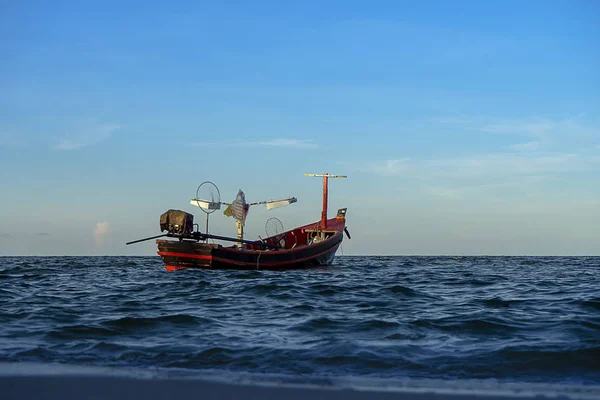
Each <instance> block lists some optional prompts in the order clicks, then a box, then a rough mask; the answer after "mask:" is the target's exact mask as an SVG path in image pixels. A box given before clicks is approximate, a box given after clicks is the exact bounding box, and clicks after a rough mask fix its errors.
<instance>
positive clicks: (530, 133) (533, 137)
mask: <svg viewBox="0 0 600 400" xmlns="http://www.w3.org/2000/svg"><path fill="white" fill-rule="evenodd" d="M584 117H585V113H579V114H577V115H574V116H571V117H568V118H539V117H531V118H521V119H514V118H513V119H511V118H497V117H485V116H458V117H442V118H434V119H433V120H432V123H433V124H434V125H436V126H452V127H453V128H454V129H458V130H462V131H466V132H478V133H481V134H495V135H512V136H517V137H522V138H525V139H529V140H528V141H524V142H521V143H515V144H513V145H512V146H511V149H513V150H518V151H532V150H542V149H544V150H546V151H550V150H556V149H563V150H564V148H565V146H567V147H570V148H583V147H587V148H589V147H590V145H592V144H595V143H596V141H597V138H598V137H600V128H599V127H597V126H593V125H589V124H586V123H585V118H584Z"/></svg>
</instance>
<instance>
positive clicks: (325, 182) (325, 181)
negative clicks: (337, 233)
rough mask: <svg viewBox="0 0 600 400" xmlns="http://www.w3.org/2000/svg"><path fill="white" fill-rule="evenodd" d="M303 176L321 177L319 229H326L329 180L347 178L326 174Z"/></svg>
mask: <svg viewBox="0 0 600 400" xmlns="http://www.w3.org/2000/svg"><path fill="white" fill-rule="evenodd" d="M304 176H316V177H323V210H322V211H321V223H320V224H319V227H320V228H321V229H327V199H328V196H329V178H347V176H346V175H330V174H328V173H327V172H326V173H324V174H304Z"/></svg>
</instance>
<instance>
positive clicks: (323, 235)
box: [127, 173, 350, 271]
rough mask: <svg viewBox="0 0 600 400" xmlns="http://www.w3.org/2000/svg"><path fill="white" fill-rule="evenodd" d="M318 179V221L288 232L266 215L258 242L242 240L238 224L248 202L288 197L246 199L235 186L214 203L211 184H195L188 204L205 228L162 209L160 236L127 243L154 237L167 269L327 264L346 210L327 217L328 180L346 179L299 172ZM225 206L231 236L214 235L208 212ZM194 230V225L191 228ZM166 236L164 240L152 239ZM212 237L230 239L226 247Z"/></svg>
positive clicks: (269, 203)
mask: <svg viewBox="0 0 600 400" xmlns="http://www.w3.org/2000/svg"><path fill="white" fill-rule="evenodd" d="M304 175H305V176H310V177H322V178H323V208H322V211H321V219H320V220H318V221H316V222H312V223H309V224H306V225H303V226H300V227H297V228H294V229H291V230H287V231H285V230H283V225H282V224H281V222H280V221H279V220H278V219H277V218H270V219H269V220H268V221H267V224H266V231H267V233H268V234H269V233H270V235H268V236H267V237H265V238H261V237H260V236H259V239H258V240H246V239H244V225H245V219H246V216H247V213H248V210H249V208H250V207H251V206H254V205H259V204H264V205H266V207H267V209H269V210H270V209H274V208H278V207H281V206H285V205H288V204H292V203H295V202H296V201H297V199H296V198H295V197H290V198H286V199H280V200H271V201H261V202H257V203H246V200H245V194H244V193H243V192H242V191H241V190H240V191H239V192H238V195H237V197H236V200H235V201H233V202H232V203H225V202H221V201H220V193H219V191H218V188H217V187H216V186H215V185H214V184H212V182H204V183H203V184H201V185H200V186H199V187H198V190H197V191H196V197H195V198H193V199H191V200H190V203H191V204H192V205H196V206H198V207H200V209H201V210H202V211H204V213H205V214H206V231H205V232H200V231H199V225H198V224H195V223H194V221H193V218H194V217H193V215H192V214H190V213H187V212H185V211H181V210H168V211H167V212H165V213H164V214H162V215H161V217H160V228H161V231H163V232H165V231H166V232H167V233H164V234H161V235H157V236H152V237H149V238H145V239H140V240H135V241H132V242H128V243H127V244H128V245H129V244H133V243H138V242H141V241H144V240H150V239H157V240H156V244H157V247H158V255H159V256H160V257H161V258H162V260H163V262H164V264H165V268H166V270H167V271H177V270H181V269H186V268H197V269H241V270H254V269H261V270H289V269H301V268H311V267H319V266H324V265H330V264H331V263H332V262H333V259H334V257H335V253H336V251H337V250H338V248H339V246H340V245H341V244H342V241H343V237H344V233H345V234H346V236H347V237H348V239H350V233H349V232H348V229H347V228H346V210H347V209H346V208H340V209H338V211H337V214H336V215H335V217H333V218H328V216H327V207H328V191H329V190H328V189H329V179H330V178H346V176H344V175H330V174H327V173H325V174H304ZM203 187H204V188H206V187H210V188H212V189H211V190H209V193H210V195H209V196H207V197H210V199H207V198H201V196H200V192H201V191H202V190H201V189H202V188H203ZM221 206H227V208H226V209H225V211H224V214H225V215H227V216H232V217H234V218H235V220H236V226H237V237H235V238H234V237H227V236H219V235H213V234H210V233H208V226H209V223H208V221H209V215H210V214H212V213H213V212H214V211H216V210H219V209H220V208H221ZM194 228H196V229H195V230H194ZM161 237H166V238H167V239H158V238H161ZM215 240H217V241H225V242H234V244H232V245H230V246H224V245H222V244H219V243H216V242H215Z"/></svg>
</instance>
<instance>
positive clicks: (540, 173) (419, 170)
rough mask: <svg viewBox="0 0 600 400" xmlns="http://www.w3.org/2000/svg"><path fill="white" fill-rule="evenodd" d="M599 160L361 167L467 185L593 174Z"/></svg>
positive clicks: (556, 156)
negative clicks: (579, 173) (470, 182)
mask: <svg viewBox="0 0 600 400" xmlns="http://www.w3.org/2000/svg"><path fill="white" fill-rule="evenodd" d="M599 166H600V158H599V157H587V156H583V155H580V154H575V153H544V152H518V153H498V154H484V155H474V156H468V157H456V158H439V159H423V160H419V159H409V158H402V159H394V160H383V161H374V162H369V163H366V164H365V165H363V166H362V167H360V169H361V170H362V171H364V172H370V173H373V174H377V175H382V176H399V177H404V178H408V179H417V180H420V181H422V182H430V181H432V180H434V181H435V180H453V181H454V183H457V182H459V181H460V183H465V182H467V181H469V180H471V181H473V180H476V181H477V182H478V183H481V182H486V183H492V182H498V181H503V182H504V181H506V180H507V179H508V180H510V179H516V178H522V177H529V178H532V177H536V179H538V180H539V179H543V178H544V177H545V176H554V175H558V174H561V173H566V172H573V171H594V170H596V169H597V168H598V167H599Z"/></svg>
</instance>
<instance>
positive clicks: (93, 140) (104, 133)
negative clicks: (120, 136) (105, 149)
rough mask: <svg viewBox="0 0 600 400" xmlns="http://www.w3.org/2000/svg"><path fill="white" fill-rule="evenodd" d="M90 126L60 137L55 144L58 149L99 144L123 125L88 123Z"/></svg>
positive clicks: (79, 147) (75, 148) (73, 148)
mask: <svg viewBox="0 0 600 400" xmlns="http://www.w3.org/2000/svg"><path fill="white" fill-rule="evenodd" d="M87 125H88V126H84V127H80V128H79V129H80V130H81V131H82V132H80V133H78V134H74V135H67V136H65V137H63V138H61V139H60V141H59V142H58V143H57V144H56V145H55V146H54V148H55V149H57V150H67V151H68V150H78V149H81V148H83V147H86V146H91V145H94V144H97V143H99V142H101V141H103V140H106V139H108V138H109V137H110V136H111V135H112V134H113V133H114V132H116V131H118V130H119V129H121V128H122V127H121V125H117V124H100V125H98V124H91V125H92V126H89V125H90V124H87Z"/></svg>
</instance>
